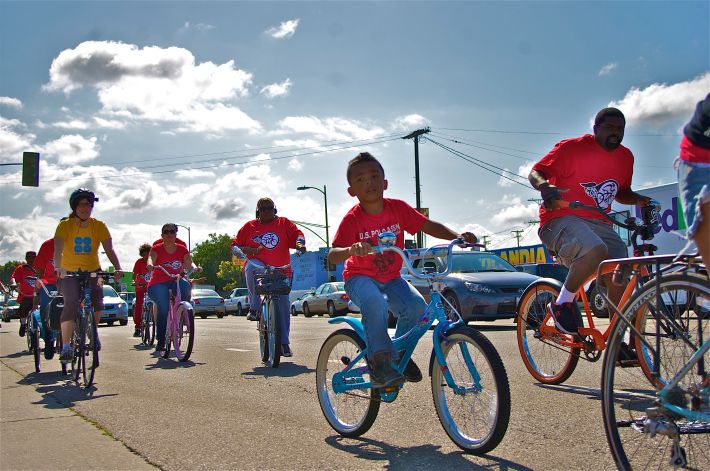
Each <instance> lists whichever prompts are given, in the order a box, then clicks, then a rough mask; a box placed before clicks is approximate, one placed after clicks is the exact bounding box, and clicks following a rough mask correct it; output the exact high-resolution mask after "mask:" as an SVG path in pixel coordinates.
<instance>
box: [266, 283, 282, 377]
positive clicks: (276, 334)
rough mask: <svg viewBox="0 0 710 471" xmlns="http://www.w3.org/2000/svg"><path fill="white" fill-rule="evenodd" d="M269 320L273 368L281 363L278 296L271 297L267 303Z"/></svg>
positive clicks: (270, 360)
mask: <svg viewBox="0 0 710 471" xmlns="http://www.w3.org/2000/svg"><path fill="white" fill-rule="evenodd" d="M266 312H267V316H268V321H267V323H266V330H267V332H268V337H269V364H270V365H271V367H272V368H278V367H279V363H281V326H280V325H279V301H278V298H276V297H275V298H272V299H269V300H268V301H267V303H266Z"/></svg>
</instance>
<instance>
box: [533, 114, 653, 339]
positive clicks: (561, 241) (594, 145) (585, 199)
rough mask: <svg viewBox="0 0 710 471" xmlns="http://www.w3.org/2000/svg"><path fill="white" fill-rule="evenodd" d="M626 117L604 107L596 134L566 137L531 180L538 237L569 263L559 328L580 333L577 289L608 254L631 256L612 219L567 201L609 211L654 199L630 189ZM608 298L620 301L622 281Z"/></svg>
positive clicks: (557, 310) (554, 306) (556, 313)
mask: <svg viewBox="0 0 710 471" xmlns="http://www.w3.org/2000/svg"><path fill="white" fill-rule="evenodd" d="M625 126H626V120H625V118H624V115H623V114H622V113H621V111H619V110H618V109H616V108H604V109H602V110H601V111H599V112H598V113H597V115H596V117H595V119H594V135H591V134H585V135H584V136H582V137H578V138H574V139H567V140H564V141H561V142H559V143H557V144H556V145H555V147H554V148H553V149H552V150H551V151H550V152H549V153H548V154H547V155H546V156H545V157H543V158H542V159H541V160H540V161H539V162H538V163H536V164H535V165H534V166H533V168H532V171H531V172H530V175H529V176H528V180H529V181H530V184H531V185H532V186H533V188H535V189H536V190H540V193H541V194H542V199H543V205H542V206H540V229H539V230H538V235H539V236H540V240H542V242H543V243H544V244H545V245H546V246H547V248H548V249H550V250H552V251H554V252H556V253H557V257H558V258H559V260H560V261H561V262H562V264H564V265H565V266H567V267H569V274H568V275H567V279H566V280H565V282H564V286H563V287H562V290H561V292H560V295H559V297H558V298H557V300H556V301H555V302H553V303H550V305H549V306H548V309H550V312H551V313H552V317H553V318H554V319H555V325H556V326H557V328H558V329H560V330H561V331H563V332H566V333H568V334H575V333H577V329H578V328H579V327H582V326H583V323H582V315H581V313H580V311H579V308H578V307H577V304H576V303H575V302H574V298H575V293H576V292H577V290H579V288H580V287H581V286H582V285H583V284H584V282H585V281H586V280H587V279H588V278H589V277H590V276H591V275H592V274H593V273H594V272H595V271H596V269H597V267H598V266H599V264H600V263H601V262H602V261H604V260H606V259H608V258H623V257H627V256H628V252H627V249H626V244H624V242H623V241H622V240H621V238H620V237H619V235H618V234H617V233H616V232H614V230H613V228H612V226H611V223H610V222H609V221H608V220H606V219H604V217H603V216H601V215H600V214H598V213H596V212H593V211H588V210H584V209H570V208H568V207H567V204H566V203H569V202H572V201H581V202H582V203H584V204H586V205H590V206H596V207H598V208H602V209H603V210H605V211H606V212H607V213H609V212H610V211H611V203H612V201H614V200H616V201H618V202H619V203H623V204H638V205H646V204H648V203H649V202H650V201H651V199H650V198H648V197H646V196H643V195H640V194H638V193H636V192H634V191H633V190H631V178H632V175H633V165H634V156H633V154H632V153H631V151H630V150H629V149H627V148H626V147H624V146H622V145H621V141H622V139H623V138H624V128H625ZM606 286H608V289H609V296H610V298H611V299H612V300H613V301H615V302H617V301H618V300H619V299H620V298H621V294H622V293H623V288H624V287H623V286H622V287H618V286H616V285H614V284H613V283H606Z"/></svg>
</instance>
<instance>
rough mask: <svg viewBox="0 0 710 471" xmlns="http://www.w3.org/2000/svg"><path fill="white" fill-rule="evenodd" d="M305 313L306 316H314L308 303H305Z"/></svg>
mask: <svg viewBox="0 0 710 471" xmlns="http://www.w3.org/2000/svg"><path fill="white" fill-rule="evenodd" d="M303 315H304V316H305V317H313V313H312V312H311V308H309V307H308V303H303Z"/></svg>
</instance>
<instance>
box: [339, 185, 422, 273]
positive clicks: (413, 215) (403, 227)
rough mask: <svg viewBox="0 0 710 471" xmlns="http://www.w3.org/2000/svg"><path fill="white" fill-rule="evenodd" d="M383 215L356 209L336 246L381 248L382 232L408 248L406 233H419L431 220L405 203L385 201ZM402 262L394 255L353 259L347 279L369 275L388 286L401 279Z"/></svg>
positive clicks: (341, 228)
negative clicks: (358, 244)
mask: <svg viewBox="0 0 710 471" xmlns="http://www.w3.org/2000/svg"><path fill="white" fill-rule="evenodd" d="M383 201H384V206H383V208H382V211H381V212H380V213H379V214H368V213H366V212H365V211H363V209H362V207H361V206H360V204H357V205H355V206H353V208H352V209H351V210H350V211H348V214H346V215H345V217H344V218H343V221H342V222H341V223H340V226H339V227H338V231H337V232H336V233H335V238H334V239H333V247H350V246H351V245H353V244H354V243H356V242H367V243H369V244H370V245H378V240H377V236H378V234H380V233H382V232H394V233H395V234H396V235H397V243H396V246H397V247H399V248H400V249H404V231H407V232H409V233H410V234H414V233H416V232H419V231H420V230H421V229H422V227H423V226H424V223H425V222H426V221H427V218H426V217H425V216H424V215H423V214H421V213H420V212H418V211H417V210H416V209H414V208H412V207H411V206H409V205H408V204H407V203H405V202H404V201H402V200H397V199H390V198H384V199H383ZM401 268H402V259H401V258H400V256H399V255H398V254H396V253H394V252H385V253H383V254H371V255H367V256H365V257H349V258H348V259H347V260H345V268H344V270H343V279H345V280H348V279H349V278H351V277H353V276H356V275H365V276H369V277H370V278H374V279H375V280H377V281H379V282H382V283H387V282H388V281H391V280H394V279H395V278H398V277H399V276H400V273H399V271H400V269H401Z"/></svg>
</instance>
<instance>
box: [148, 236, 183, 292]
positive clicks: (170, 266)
mask: <svg viewBox="0 0 710 471" xmlns="http://www.w3.org/2000/svg"><path fill="white" fill-rule="evenodd" d="M151 251H153V252H155V253H156V254H157V255H158V256H157V257H156V259H155V265H156V266H158V265H160V266H161V267H163V268H165V269H166V270H167V271H168V273H172V274H173V275H178V274H179V273H180V272H181V271H182V270H183V268H184V267H183V262H184V261H185V255H187V254H188V253H189V252H188V251H187V247H185V246H184V245H175V252H173V253H168V251H167V250H165V245H163V244H158V245H154V246H153V248H152V249H151ZM166 281H172V278H170V277H169V276H168V275H166V274H165V273H164V272H163V270H161V269H160V268H154V269H153V275H152V276H151V277H150V281H149V282H148V286H149V287H150V286H153V285H157V284H158V283H165V282H166Z"/></svg>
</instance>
